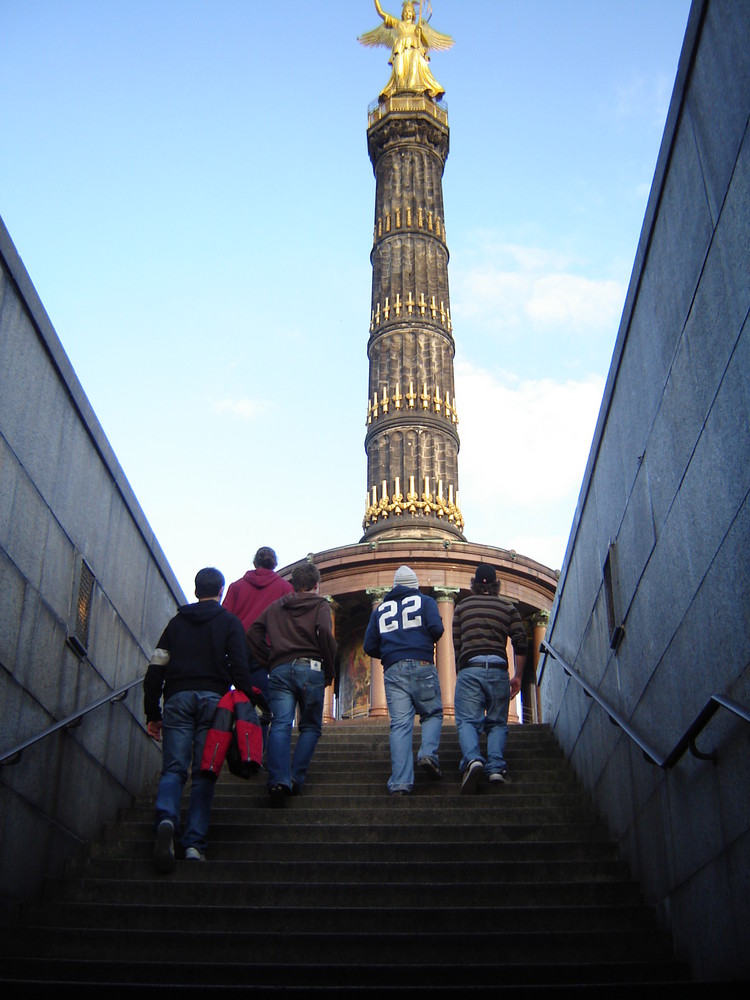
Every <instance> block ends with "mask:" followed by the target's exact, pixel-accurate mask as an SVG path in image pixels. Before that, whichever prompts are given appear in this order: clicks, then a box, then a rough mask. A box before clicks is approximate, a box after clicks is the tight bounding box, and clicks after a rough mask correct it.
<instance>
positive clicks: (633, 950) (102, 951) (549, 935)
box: [0, 923, 669, 966]
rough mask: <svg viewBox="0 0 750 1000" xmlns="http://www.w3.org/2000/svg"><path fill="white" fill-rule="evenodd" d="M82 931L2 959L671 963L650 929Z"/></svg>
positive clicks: (18, 938) (24, 936)
mask: <svg viewBox="0 0 750 1000" xmlns="http://www.w3.org/2000/svg"><path fill="white" fill-rule="evenodd" d="M87 930H88V929H87V928H82V927H55V928H46V929H45V932H44V933H43V934H39V933H35V934H30V933H28V932H27V931H25V930H24V929H19V928H14V929H11V930H9V931H7V933H6V934H4V940H3V942H2V945H1V946H0V951H1V952H2V954H3V955H10V956H13V957H15V958H19V957H25V958H26V960H27V961H28V962H29V963H31V962H34V961H36V960H37V959H38V958H56V959H64V958H70V957H71V956H72V955H75V956H76V957H77V958H78V959H79V960H81V959H83V960H96V961H103V960H107V959H109V960H110V961H122V960H123V959H124V958H126V957H128V956H129V958H130V960H131V961H132V962H134V963H138V962H157V961H160V960H161V961H163V962H173V963H179V962H180V961H191V960H194V959H195V957H196V956H199V955H206V956H210V959H211V961H212V962H232V961H236V960H237V958H238V956H242V955H248V956H250V955H257V956H262V961H263V962H271V963H276V962H283V961H289V960H290V957H291V956H293V960H294V961H295V962H297V963H303V964H305V965H316V964H318V965H326V966H327V965H333V966H335V965H337V964H345V965H351V964H354V963H357V962H369V961H372V960H373V958H375V957H376V956H377V957H380V958H381V960H385V961H387V962H388V964H389V965H402V964H414V963H420V964H424V965H430V966H439V965H442V964H448V965H453V964H455V963H456V962H457V961H458V960H460V961H463V962H464V963H466V964H470V965H472V966H478V965H479V966H481V965H484V964H492V965H494V964H497V963H506V962H513V961H517V960H518V956H519V952H522V951H523V952H525V953H526V954H527V955H529V954H532V955H534V956H535V958H536V959H538V960H539V961H541V962H558V963H561V964H566V963H569V962H576V963H579V962H594V961H598V962H603V961H604V962H625V963H628V962H629V961H631V959H632V957H633V956H634V955H637V956H638V959H639V961H651V962H654V961H665V960H668V958H669V947H668V940H667V937H666V936H665V935H664V934H662V933H659V932H657V931H655V930H654V928H653V927H645V928H643V929H634V930H632V929H631V930H628V929H621V930H617V931H615V932H614V933H613V932H610V931H596V930H594V931H592V930H590V929H586V930H582V931H578V930H563V929H558V930H556V931H551V932H542V933H540V932H537V931H524V932H522V933H513V932H507V931H495V930H494V929H493V930H484V931H480V932H470V933H467V932H464V931H463V930H462V929H459V928H454V927H451V928H450V929H447V930H446V929H443V930H442V931H435V932H428V933H425V932H423V931H421V930H420V929H416V928H412V929H411V930H409V931H406V932H403V933H396V932H392V931H390V930H383V929H382V928H381V929H380V930H379V931H374V932H373V931H365V932H362V931H361V930H360V929H359V927H356V928H355V926H354V925H353V924H351V923H350V924H347V923H344V924H343V925H342V926H341V927H339V928H338V930H337V931H335V932H321V931H318V930H308V931H302V932H295V933H294V939H293V941H291V940H290V939H289V937H288V935H287V934H279V933H277V932H276V931H265V930H260V931H257V930H245V929H243V928H242V924H240V927H239V928H235V929H231V930H227V929H220V930H213V929H211V928H210V927H209V925H208V924H206V926H205V927H204V928H202V929H200V930H197V931H192V930H185V929H183V928H180V929H177V930H171V929H169V928H166V929H162V930H160V931H159V932H158V933H154V931H153V930H152V929H142V928H140V927H138V928H133V927H132V926H131V927H128V928H124V929H122V928H118V929H110V928H101V927H97V929H96V934H91V933H87Z"/></svg>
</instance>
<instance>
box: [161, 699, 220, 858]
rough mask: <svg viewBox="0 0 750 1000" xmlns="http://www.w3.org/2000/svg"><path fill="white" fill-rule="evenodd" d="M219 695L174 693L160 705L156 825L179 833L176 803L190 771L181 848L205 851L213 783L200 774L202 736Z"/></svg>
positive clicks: (179, 799)
mask: <svg viewBox="0 0 750 1000" xmlns="http://www.w3.org/2000/svg"><path fill="white" fill-rule="evenodd" d="M219 697H220V696H219V695H218V694H214V692H213V691H178V692H177V693H176V694H173V695H172V696H171V698H169V700H168V701H166V702H165V703H164V718H163V720H162V722H163V725H162V741H163V743H162V770H161V778H160V779H159V788H158V790H157V793H156V825H157V826H158V825H159V823H160V822H161V821H162V820H163V819H171V820H172V822H173V823H174V828H175V834H176V835H179V831H180V801H181V799H182V790H183V789H184V787H185V783H186V781H187V776H188V771H189V770H191V769H192V782H191V785H190V800H189V803H188V811H187V818H186V823H185V829H184V831H183V833H182V837H181V838H180V840H181V843H182V846H183V847H185V848H187V847H197V848H198V850H200V851H205V849H206V841H207V838H208V823H209V818H210V814H211V803H212V802H213V797H214V789H215V787H216V779H215V778H211V777H207V776H206V775H202V774H201V773H200V767H201V755H202V754H203V744H204V743H205V742H206V734H207V733H208V730H209V729H210V728H211V723H212V722H213V719H214V713H215V712H216V706H217V705H218V704H219Z"/></svg>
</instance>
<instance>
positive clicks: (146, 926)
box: [27, 901, 657, 934]
mask: <svg viewBox="0 0 750 1000" xmlns="http://www.w3.org/2000/svg"><path fill="white" fill-rule="evenodd" d="M446 913H450V916H451V919H452V920H456V921H460V925H461V929H462V932H464V933H472V934H473V933H477V934H478V933H484V932H485V931H486V928H487V927H488V926H491V927H492V928H493V931H494V932H496V933H505V934H511V933H512V934H518V933H520V932H522V931H528V932H537V933H542V932H544V933H553V932H557V931H559V929H560V928H561V927H565V926H571V927H575V928H576V931H578V932H584V931H587V930H588V931H597V932H600V931H604V930H609V931H617V930H623V931H633V930H645V928H646V926H648V925H647V924H646V923H645V922H644V919H643V910H642V908H641V907H640V906H638V905H636V904H635V903H631V904H630V905H627V904H619V905H606V904H602V905H601V906H591V905H589V906H584V905H575V904H572V905H570V906H543V907H542V906H528V905H527V906H524V905H518V904H515V903H510V902H509V903H508V905H507V906H504V907H501V908H498V907H487V906H484V907H483V906H476V905H474V906H456V907H453V906H451V905H450V901H449V905H448V906H444V905H442V904H441V905H439V906H431V907H428V906H421V907H409V906H403V907H400V908H394V907H388V906H361V907H351V906H348V905H347V906H342V905H338V906H337V905H331V906H320V905H315V906H288V905H278V906H245V905H242V904H235V905H223V904H207V905H205V906H201V907H196V906H192V905H190V904H184V905H179V904H170V903H159V904H156V905H152V906H149V907H148V908H146V910H145V912H144V911H143V906H142V904H140V903H120V902H98V903H84V902H75V903H72V902H69V903H65V904H62V903H50V902H46V903H44V904H38V905H35V906H33V907H31V908H30V910H29V912H28V914H27V915H28V916H29V918H30V919H33V920H34V923H35V924H36V925H37V926H39V927H44V928H48V929H52V928H59V927H67V928H75V927H78V928H82V929H85V928H87V927H93V926H96V927H101V928H107V929H108V930H118V929H121V930H128V929H130V928H133V927H135V926H137V927H138V928H139V930H158V931H162V930H171V931H198V932H200V931H203V930H205V928H206V927H210V928H211V929H213V930H214V931H216V930H228V931H232V930H234V929H236V928H238V927H242V929H243V930H244V931H247V932H250V931H253V932H261V931H264V932H267V933H271V932H274V931H275V932H277V933H279V934H285V933H286V934H292V933H295V934H296V933H305V932H308V931H309V930H310V928H311V927H314V928H315V929H316V930H317V931H318V932H320V933H332V934H338V933H340V931H341V929H342V928H345V927H346V926H347V925H348V924H351V923H353V922H356V926H357V931H358V933H373V934H375V933H380V932H381V931H382V929H383V928H384V927H387V928H388V930H389V932H391V933H398V934H405V933H410V932H411V931H412V930H413V929H414V928H415V927H418V928H419V929H420V932H422V933H433V932H435V933H438V932H443V931H444V930H445V927H446ZM649 923H650V926H651V928H652V931H656V930H657V928H656V924H655V922H654V921H650V922H649Z"/></svg>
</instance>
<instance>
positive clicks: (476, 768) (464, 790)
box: [461, 760, 484, 795]
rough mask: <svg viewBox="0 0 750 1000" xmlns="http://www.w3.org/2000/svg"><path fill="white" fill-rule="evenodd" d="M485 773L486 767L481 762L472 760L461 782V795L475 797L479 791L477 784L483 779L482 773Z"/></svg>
mask: <svg viewBox="0 0 750 1000" xmlns="http://www.w3.org/2000/svg"><path fill="white" fill-rule="evenodd" d="M483 771H484V765H483V764H482V762H481V760H472V761H471V762H470V763H469V764H468V765H467V766H466V769H465V770H464V776H463V779H462V781H461V794H462V795H473V794H474V792H476V790H477V784H478V783H479V779H480V778H481V777H482V772H483Z"/></svg>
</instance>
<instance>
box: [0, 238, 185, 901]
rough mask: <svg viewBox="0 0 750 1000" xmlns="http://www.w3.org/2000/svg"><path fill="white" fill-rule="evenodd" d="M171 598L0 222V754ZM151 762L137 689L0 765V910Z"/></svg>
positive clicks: (107, 666) (147, 638)
mask: <svg viewBox="0 0 750 1000" xmlns="http://www.w3.org/2000/svg"><path fill="white" fill-rule="evenodd" d="M81 560H84V561H85V563H86V564H87V565H88V567H89V568H90V570H91V571H92V573H93V575H94V578H95V582H94V586H93V592H92V599H91V610H90V627H89V633H88V641H87V644H86V650H87V651H86V654H85V655H83V656H82V655H80V654H79V653H77V652H76V651H75V650H74V648H73V647H71V645H70V644H69V643H68V641H67V640H68V636H69V635H70V634H71V632H72V631H73V625H74V623H75V612H76V607H77V603H78V595H79V584H78V577H79V573H80V566H81ZM184 601H185V598H184V595H183V594H182V591H181V588H180V586H179V584H178V583H177V581H176V579H175V577H174V575H173V573H172V571H171V570H170V568H169V566H168V564H167V562H166V560H165V558H164V555H163V553H162V551H161V549H160V548H159V545H158V543H157V541H156V539H155V538H154V536H153V534H152V532H151V530H150V528H149V526H148V524H147V522H146V519H145V517H144V515H143V512H142V511H141V509H140V508H139V506H138V503H137V501H136V499H135V497H134V496H133V493H132V491H131V489H130V487H129V485H128V483H127V480H126V479H125V476H124V474H123V471H122V469H121V468H120V466H119V464H118V462H117V459H116V458H115V455H114V453H113V452H112V449H111V447H110V445H109V443H108V442H107V439H106V437H105V436H104V433H103V431H102V429H101V427H100V426H99V423H98V421H97V419H96V417H95V415H94V413H93V411H92V410H91V407H90V405H89V403H88V400H87V399H86V396H85V394H84V392H83V390H82V388H81V386H80V384H79V382H78V380H77V378H76V376H75V373H74V372H73V369H72V368H71V365H70V363H69V361H68V359H67V357H66V355H65V353H64V351H63V348H62V346H61V344H60V342H59V340H58V338H57V335H56V334H55V332H54V330H53V328H52V324H51V323H50V320H49V317H48V316H47V314H46V313H45V311H44V308H43V307H42V304H41V302H40V301H39V298H38V296H37V294H36V292H35V290H34V288H33V285H32V283H31V281H30V279H29V276H28V274H27V273H26V270H25V269H24V267H23V264H22V263H21V261H20V259H19V257H18V255H17V253H16V250H15V248H14V246H13V244H12V242H11V239H10V236H9V234H8V232H7V230H6V229H5V226H4V225H3V224H2V222H0V705H2V710H1V715H0V752H3V753H4V752H6V751H8V750H9V749H11V748H12V747H15V746H17V745H19V744H20V743H22V742H23V741H25V740H26V739H28V738H30V737H32V736H34V735H36V734H37V733H39V732H41V731H43V730H44V729H46V728H47V727H49V726H51V725H52V724H54V723H55V722H57V721H59V720H61V719H64V718H66V717H68V716H69V715H72V714H73V713H75V712H77V711H78V710H79V709H82V708H85V707H86V706H87V705H89V704H91V703H92V702H94V701H96V700H97V699H98V698H100V697H103V696H106V695H107V694H108V693H109V692H111V691H113V690H116V689H117V688H119V687H122V686H124V685H126V684H127V683H128V682H129V681H132V680H136V679H139V678H142V677H143V674H144V672H145V669H146V665H147V662H148V658H149V657H150V655H151V651H152V649H153V646H154V644H155V642H156V641H157V639H158V637H159V635H160V633H161V630H162V628H163V627H164V624H165V623H166V621H167V620H168V619H169V617H171V615H172V614H173V613H174V609H175V607H176V606H177V605H178V604H180V603H184ZM160 762H161V753H160V751H159V749H158V748H157V747H156V745H155V744H154V743H153V742H152V741H151V740H150V739H149V738H148V737H147V736H146V734H145V729H144V725H143V696H142V691H141V689H140V687H137V688H135V689H134V690H133V691H131V692H130V694H129V695H128V696H127V698H126V700H125V701H123V702H120V703H118V704H114V705H112V704H110V703H109V702H107V703H106V704H105V705H104V706H103V707H102V708H99V709H97V710H96V711H95V712H93V713H92V714H90V715H87V716H86V717H85V718H84V720H83V722H82V723H81V725H80V726H79V727H77V728H75V729H69V730H66V731H64V732H62V733H55V734H53V735H51V736H49V737H47V738H46V739H45V740H43V741H42V742H41V743H38V744H36V745H35V746H34V747H31V748H29V749H27V750H25V751H24V752H23V754H22V756H21V759H20V761H19V762H18V763H16V764H14V765H13V766H9V765H3V766H0V905H2V907H3V908H4V909H5V910H8V911H10V912H12V911H13V909H14V908H15V906H16V904H17V902H18V901H19V900H23V899H27V898H31V897H33V896H35V895H36V894H37V893H38V891H39V888H40V885H41V880H42V877H43V875H44V873H45V872H52V873H57V872H59V871H60V870H61V867H62V865H63V863H64V862H65V860H66V859H69V858H71V857H73V856H74V855H75V854H76V853H77V852H78V851H79V849H80V848H81V846H82V845H83V844H84V843H85V842H86V841H87V840H89V839H90V838H92V837H94V836H96V835H98V834H99V833H100V832H101V827H102V824H103V823H104V822H105V821H106V820H108V819H111V818H113V817H114V815H115V814H116V811H117V809H118V808H119V807H121V806H124V805H126V804H127V803H129V802H130V800H131V798H132V796H133V795H134V794H135V793H137V792H140V791H141V790H142V789H143V787H144V785H145V783H146V782H147V781H148V780H150V779H153V778H154V777H155V776H156V775H157V774H158V771H159V768H160Z"/></svg>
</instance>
